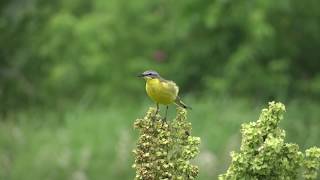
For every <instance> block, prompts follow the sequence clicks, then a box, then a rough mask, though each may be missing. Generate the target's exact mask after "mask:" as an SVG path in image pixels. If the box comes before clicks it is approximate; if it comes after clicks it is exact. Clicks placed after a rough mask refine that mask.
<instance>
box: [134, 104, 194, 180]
mask: <svg viewBox="0 0 320 180" xmlns="http://www.w3.org/2000/svg"><path fill="white" fill-rule="evenodd" d="M155 112H156V110H155V109H154V108H150V109H149V110H148V112H147V114H146V116H145V117H144V118H142V119H137V120H136V121H135V123H134V128H135V129H138V130H139V134H140V135H139V140H138V142H137V147H136V149H135V150H134V151H133V152H134V154H135V162H134V164H133V167H134V168H135V169H136V179H143V180H153V179H181V180H183V179H195V178H196V177H197V175H198V173H199V170H198V167H197V166H195V165H192V164H191V163H190V160H191V159H193V158H194V157H195V156H196V155H197V154H198V153H199V144H200V138H199V137H194V136H191V135H190V133H191V123H190V122H188V121H187V119H186V113H187V112H186V110H184V109H182V108H178V109H177V116H176V118H175V119H174V120H172V121H163V119H162V118H161V116H160V115H155Z"/></svg>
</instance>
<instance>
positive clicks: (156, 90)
mask: <svg viewBox="0 0 320 180" xmlns="http://www.w3.org/2000/svg"><path fill="white" fill-rule="evenodd" d="M146 91H147V94H148V96H149V97H150V98H151V99H152V100H154V101H155V102H157V103H160V104H165V105H167V104H171V103H173V102H174V101H175V100H176V98H177V95H178V92H179V88H178V86H177V85H176V84H175V83H174V82H172V81H167V80H160V79H157V78H153V79H151V78H150V79H147V82H146Z"/></svg>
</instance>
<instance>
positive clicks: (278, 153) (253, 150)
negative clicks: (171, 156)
mask: <svg viewBox="0 0 320 180" xmlns="http://www.w3.org/2000/svg"><path fill="white" fill-rule="evenodd" d="M284 112H285V106H284V105H283V104H281V103H275V102H270V103H269V107H268V109H263V110H262V112H261V115H260V117H259V119H258V121H257V122H250V123H248V124H243V125H242V129H241V133H242V142H241V147H240V152H238V153H237V152H232V153H231V157H232V162H231V165H230V167H229V169H228V170H227V172H226V173H225V174H223V175H220V176H219V179H220V180H225V179H226V180H227V179H256V180H258V179H275V180H276V179H297V177H298V173H299V169H300V168H301V167H303V168H304V174H303V176H304V177H305V178H306V179H316V176H317V169H319V165H320V148H316V147H313V148H310V149H308V150H306V153H305V154H303V153H302V152H300V151H299V146H298V145H296V144H292V143H285V142H284V138H285V131H284V130H283V129H281V128H279V127H278V124H279V122H280V121H281V120H282V119H283V113H284Z"/></svg>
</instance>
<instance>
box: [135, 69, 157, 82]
mask: <svg viewBox="0 0 320 180" xmlns="http://www.w3.org/2000/svg"><path fill="white" fill-rule="evenodd" d="M138 77H142V78H144V79H145V80H148V79H154V78H160V75H159V73H157V72H156V71H153V70H148V71H145V72H143V73H142V74H139V75H138Z"/></svg>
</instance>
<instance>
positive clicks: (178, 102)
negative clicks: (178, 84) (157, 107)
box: [175, 96, 192, 109]
mask: <svg viewBox="0 0 320 180" xmlns="http://www.w3.org/2000/svg"><path fill="white" fill-rule="evenodd" d="M175 104H176V105H177V106H180V107H182V108H184V109H192V108H191V107H190V106H188V105H186V104H185V103H184V102H182V101H181V98H180V97H179V96H178V97H177V99H176V100H175Z"/></svg>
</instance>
